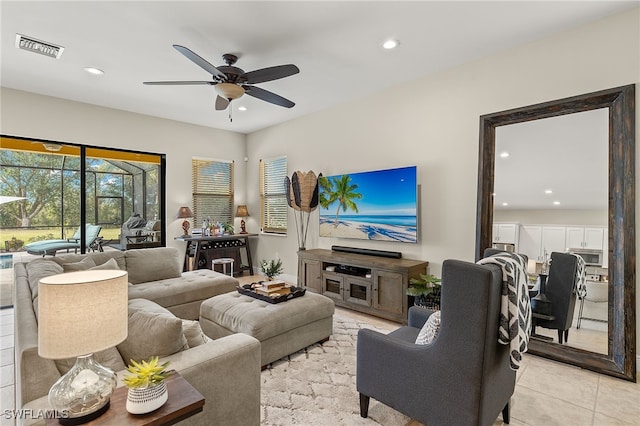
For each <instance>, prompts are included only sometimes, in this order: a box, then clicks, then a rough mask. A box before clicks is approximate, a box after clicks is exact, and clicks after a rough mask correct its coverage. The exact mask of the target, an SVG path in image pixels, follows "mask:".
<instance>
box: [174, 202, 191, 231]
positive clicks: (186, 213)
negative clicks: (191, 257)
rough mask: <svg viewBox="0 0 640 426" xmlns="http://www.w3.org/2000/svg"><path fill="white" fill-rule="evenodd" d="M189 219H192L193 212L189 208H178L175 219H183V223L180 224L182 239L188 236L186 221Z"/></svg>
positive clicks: (187, 223) (187, 222)
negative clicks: (182, 232)
mask: <svg viewBox="0 0 640 426" xmlns="http://www.w3.org/2000/svg"><path fill="white" fill-rule="evenodd" d="M191 217H193V212H192V211H191V209H190V208H189V207H180V209H178V214H176V219H184V222H182V230H183V231H184V235H183V237H187V236H189V221H188V220H187V219H189V218H191Z"/></svg>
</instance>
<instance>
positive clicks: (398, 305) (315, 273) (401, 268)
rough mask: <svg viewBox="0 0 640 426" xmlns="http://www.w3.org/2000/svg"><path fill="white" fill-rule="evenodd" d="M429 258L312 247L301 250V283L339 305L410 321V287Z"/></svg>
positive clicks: (424, 270)
mask: <svg viewBox="0 0 640 426" xmlns="http://www.w3.org/2000/svg"><path fill="white" fill-rule="evenodd" d="M428 265H429V262H424V261H421V260H412V259H391V258H385V257H379V256H371V255H366V254H354V253H342V252H334V251H331V250H323V249H313V250H303V251H299V252H298V285H300V286H304V287H306V288H307V289H308V290H310V291H313V292H316V293H320V294H323V295H325V296H327V297H330V298H332V299H333V300H334V302H335V304H336V305H337V306H343V307H346V308H349V309H353V310H355V311H360V312H364V313H367V314H370V315H375V316H378V317H381V318H386V319H390V320H392V321H397V322H401V323H406V322H407V312H408V310H409V306H408V305H409V301H408V296H407V287H408V286H409V280H410V279H411V278H420V274H426V273H427V266H428Z"/></svg>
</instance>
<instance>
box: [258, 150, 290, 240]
mask: <svg viewBox="0 0 640 426" xmlns="http://www.w3.org/2000/svg"><path fill="white" fill-rule="evenodd" d="M286 176H287V157H277V158H271V159H266V160H260V206H261V208H260V227H261V228H262V232H267V233H274V234H286V233H287V209H288V204H287V198H286V193H285V189H284V179H285V177H286Z"/></svg>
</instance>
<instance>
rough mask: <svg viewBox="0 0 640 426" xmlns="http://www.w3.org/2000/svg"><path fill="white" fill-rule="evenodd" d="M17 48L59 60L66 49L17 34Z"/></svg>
mask: <svg viewBox="0 0 640 426" xmlns="http://www.w3.org/2000/svg"><path fill="white" fill-rule="evenodd" d="M16 47H17V48H18V49H22V50H27V51H29V52H33V53H39V54H41V55H44V56H48V57H50V58H55V59H58V58H60V56H61V55H62V52H63V51H64V47H62V46H56V45H55V44H53V43H48V42H46V41H42V40H38V39H35V38H33V37H28V36H25V35H22V34H16Z"/></svg>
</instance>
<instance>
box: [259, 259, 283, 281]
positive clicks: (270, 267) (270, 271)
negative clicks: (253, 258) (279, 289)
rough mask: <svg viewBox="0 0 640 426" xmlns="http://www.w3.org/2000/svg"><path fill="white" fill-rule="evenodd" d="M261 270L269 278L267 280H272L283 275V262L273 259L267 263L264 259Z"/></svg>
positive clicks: (261, 262)
mask: <svg viewBox="0 0 640 426" xmlns="http://www.w3.org/2000/svg"><path fill="white" fill-rule="evenodd" d="M260 270H261V271H262V273H263V274H265V275H266V276H267V278H269V279H272V278H273V277H275V276H276V275H278V274H281V273H282V270H283V268H282V260H280V259H271V260H270V261H266V260H264V259H262V260H261V261H260Z"/></svg>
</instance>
